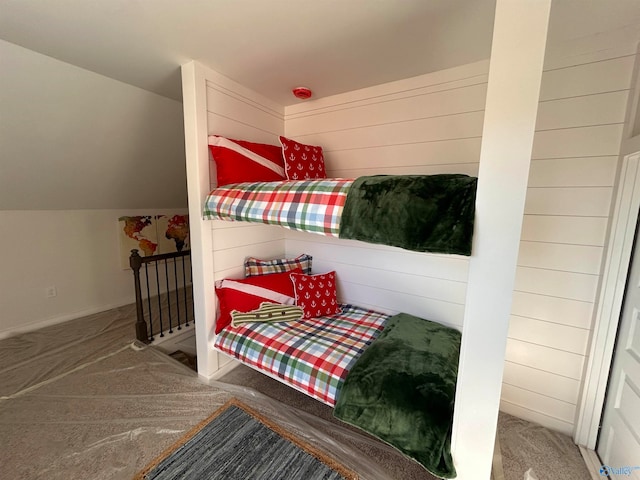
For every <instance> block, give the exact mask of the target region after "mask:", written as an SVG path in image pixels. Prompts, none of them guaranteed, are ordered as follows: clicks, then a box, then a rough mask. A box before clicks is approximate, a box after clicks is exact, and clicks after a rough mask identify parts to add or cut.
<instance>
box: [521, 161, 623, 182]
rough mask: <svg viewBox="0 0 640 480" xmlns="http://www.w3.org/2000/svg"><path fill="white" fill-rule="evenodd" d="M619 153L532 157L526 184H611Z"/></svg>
mask: <svg viewBox="0 0 640 480" xmlns="http://www.w3.org/2000/svg"><path fill="white" fill-rule="evenodd" d="M617 167H618V157H617V156H616V155H609V156H606V157H580V158H553V159H543V160H533V161H532V162H531V170H530V172H529V187H611V186H613V185H614V183H615V181H616V173H617Z"/></svg>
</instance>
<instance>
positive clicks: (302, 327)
mask: <svg viewBox="0 0 640 480" xmlns="http://www.w3.org/2000/svg"><path fill="white" fill-rule="evenodd" d="M341 307H342V313H339V314H336V315H331V316H325V317H317V318H311V319H308V320H307V319H303V320H299V321H295V322H277V323H276V322H270V323H250V324H245V325H242V326H240V327H237V328H233V327H231V326H229V327H226V328H224V329H223V330H222V331H221V332H220V334H219V335H218V336H217V337H216V339H215V343H214V345H215V348H216V349H218V350H220V351H221V352H224V353H226V354H228V355H231V356H233V357H234V358H236V359H237V360H239V361H241V362H242V363H244V364H246V365H248V366H250V367H253V368H255V369H257V370H260V371H263V372H265V373H267V374H268V375H270V376H272V377H274V378H277V379H279V380H280V381H282V382H284V383H286V384H288V385H291V386H292V387H294V388H296V389H297V390H299V391H301V392H303V393H305V394H307V395H309V396H311V397H313V398H315V399H317V400H320V401H321V402H323V403H325V404H327V405H329V406H331V407H333V406H334V405H335V403H336V398H337V396H338V393H339V391H340V388H341V386H342V384H343V383H344V379H345V377H346V375H347V373H348V372H349V370H350V368H351V367H352V366H353V364H354V363H355V361H356V359H357V358H358V357H359V356H360V355H361V354H362V353H363V352H364V351H365V349H366V348H367V347H368V346H369V345H370V344H371V342H373V340H375V339H376V338H377V337H378V335H379V334H380V332H381V331H382V329H383V328H384V324H385V322H386V321H387V319H388V318H389V315H386V314H384V313H381V312H376V311H373V310H367V309H364V308H361V307H357V306H355V305H346V304H345V305H341Z"/></svg>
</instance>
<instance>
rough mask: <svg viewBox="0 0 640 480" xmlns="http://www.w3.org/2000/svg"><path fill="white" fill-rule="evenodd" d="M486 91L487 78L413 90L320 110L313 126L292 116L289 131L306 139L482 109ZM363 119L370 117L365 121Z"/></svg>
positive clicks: (289, 121) (288, 122) (296, 136)
mask: <svg viewBox="0 0 640 480" xmlns="http://www.w3.org/2000/svg"><path fill="white" fill-rule="evenodd" d="M474 81H475V82H477V81H478V80H475V79H474ZM440 88H443V86H440ZM486 95H487V84H486V80H485V81H484V82H483V83H474V84H471V85H469V86H459V85H456V86H455V87H452V88H451V89H447V90H439V91H435V92H425V91H424V90H422V91H411V92H407V94H406V96H405V97H404V98H394V99H388V98H385V99H384V100H380V99H376V100H375V101H373V102H372V103H369V104H366V105H361V106H351V108H348V109H347V108H343V109H341V110H334V111H331V112H326V113H318V114H316V115H315V116H314V118H313V126H311V124H310V123H309V122H307V121H306V120H307V118H306V117H298V118H295V119H289V120H288V121H287V135H291V136H292V137H295V138H299V139H300V140H301V141H304V139H305V136H307V135H310V136H315V135H318V134H321V133H328V132H335V131H349V130H351V129H354V128H362V127H363V126H375V125H386V124H391V123H398V122H407V121H411V120H422V119H425V118H433V117H442V116H446V115H453V114H459V113H467V112H477V111H482V110H484V103H485V97H486ZM363 119H366V120H365V121H364V122H363Z"/></svg>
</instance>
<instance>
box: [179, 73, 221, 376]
mask: <svg viewBox="0 0 640 480" xmlns="http://www.w3.org/2000/svg"><path fill="white" fill-rule="evenodd" d="M201 69H202V67H201V66H200V65H198V64H197V63H196V62H190V63H187V64H185V65H183V66H182V104H183V109H184V132H185V153H186V158H187V160H186V162H187V165H186V166H187V195H188V199H189V228H190V230H191V235H190V241H191V270H192V275H193V306H194V307H193V308H194V316H195V328H196V352H197V355H198V374H199V375H200V376H201V377H204V378H205V379H208V378H209V377H210V376H211V375H212V374H213V373H214V372H215V371H216V370H218V357H217V356H216V353H215V352H214V350H213V348H211V347H210V343H211V342H212V339H213V335H214V323H215V305H214V303H213V302H214V299H213V295H212V292H213V285H214V278H213V239H212V232H211V224H210V223H209V222H207V221H205V220H204V219H203V216H202V206H203V205H204V200H205V197H206V196H207V194H208V193H209V189H210V186H211V185H210V183H209V161H208V159H209V152H208V150H207V143H206V138H207V107H206V106H207V100H206V95H207V92H206V81H205V76H204V73H203V72H202V70H201ZM203 139H204V140H203ZM203 332H204V333H203Z"/></svg>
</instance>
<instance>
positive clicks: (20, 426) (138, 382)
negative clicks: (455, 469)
mask: <svg viewBox="0 0 640 480" xmlns="http://www.w3.org/2000/svg"><path fill="white" fill-rule="evenodd" d="M134 319H135V308H134V306H127V307H122V308H119V309H115V310H111V311H109V312H104V313H101V314H96V315H92V316H90V317H85V318H82V319H78V320H73V321H70V322H66V323H64V324H60V325H55V326H52V327H48V328H43V329H40V330H37V331H34V332H29V333H24V334H20V335H16V336H13V337H10V338H7V339H3V340H0V365H1V367H0V468H1V470H0V477H1V478H10V479H12V480H18V479H47V480H50V479H51V480H55V479H65V480H67V479H92V480H99V479H130V478H132V476H133V475H134V474H135V473H136V472H137V471H139V470H140V469H142V468H143V467H144V466H145V465H146V464H147V463H149V462H150V461H151V460H152V459H153V458H155V457H156V456H157V455H158V454H159V453H160V452H162V451H163V450H164V449H165V448H166V447H168V446H169V445H171V444H173V443H174V442H175V441H176V440H177V439H178V438H180V437H181V436H182V435H183V434H184V433H185V432H186V431H188V430H189V429H190V428H191V427H193V426H194V425H196V424H197V423H199V422H200V421H202V420H203V419H204V418H206V417H207V416H208V415H209V414H210V413H211V412H212V411H214V410H215V409H216V408H218V407H219V406H220V405H222V404H223V403H224V402H226V401H227V400H228V399H229V398H231V397H236V398H240V399H241V400H243V401H244V402H245V403H247V404H249V405H250V406H252V407H253V408H255V409H257V410H258V411H260V412H261V413H263V414H265V415H266V416H267V417H269V418H270V419H272V420H273V421H275V422H278V423H280V424H281V425H283V426H284V427H285V428H286V429H288V430H290V431H291V432H293V433H294V434H296V435H298V436H299V437H300V438H302V439H304V440H306V441H307V442H309V443H311V444H312V445H314V446H317V447H318V448H320V449H322V450H324V451H326V452H328V453H330V454H331V455H332V456H334V458H336V460H338V461H340V462H342V463H344V464H345V465H346V466H348V467H350V468H352V469H354V470H356V471H358V472H359V473H360V475H361V477H362V478H363V479H371V480H378V479H379V480H388V479H391V480H394V479H395V480H423V479H427V480H428V479H431V478H434V477H432V476H431V475H429V474H428V473H427V472H426V471H425V470H424V469H422V467H420V466H419V465H417V464H416V463H415V462H413V461H412V460H410V459H407V458H406V457H404V456H403V455H401V454H400V453H398V452H397V451H396V450H394V449H392V448H391V447H389V446H388V445H386V444H384V443H382V442H380V441H378V440H376V439H373V438H371V437H369V436H367V435H365V434H362V433H361V432H360V431H356V429H354V428H352V427H349V426H347V425H345V424H341V423H340V422H339V421H338V420H335V419H334V418H333V417H332V415H331V409H330V408H329V407H327V406H325V405H324V404H322V403H320V402H317V401H316V400H313V399H311V398H309V397H307V396H305V395H303V394H301V393H299V392H297V391H295V390H293V389H291V388H289V387H286V386H284V385H282V384H280V383H279V382H276V381H275V380H272V379H270V378H268V377H266V376H264V375H262V374H260V373H257V372H255V371H253V370H251V369H248V368H246V367H239V368H237V369H235V370H233V371H232V372H230V373H229V374H228V375H227V376H226V377H224V379H223V380H224V382H213V383H212V384H210V385H207V384H204V383H202V382H201V381H200V380H199V379H198V377H197V374H196V373H195V372H194V371H193V370H191V369H189V368H187V367H186V366H185V365H183V364H182V363H180V361H178V360H175V359H173V358H171V357H170V356H168V355H166V354H163V353H161V352H160V351H159V350H156V349H155V348H134V347H132V339H133V336H134V327H133V325H134V322H135V320H134ZM498 431H499V435H500V440H501V447H502V448H501V453H502V462H503V464H504V467H505V475H504V478H506V479H507V480H521V479H523V478H524V472H525V471H526V470H528V469H529V468H533V470H534V472H535V474H536V476H537V478H538V479H539V480H547V479H548V480H555V479H558V480H573V479H576V480H577V479H580V480H586V479H588V478H589V476H588V472H587V471H586V467H585V466H584V463H582V460H581V458H580V454H579V452H578V450H577V448H576V447H575V445H573V443H572V442H571V439H570V438H568V437H566V436H563V435H560V434H556V433H554V432H550V431H548V430H546V429H541V428H540V427H537V426H535V425H532V424H530V423H528V422H524V421H522V420H519V419H516V418H514V417H510V416H507V415H501V416H500V422H499V425H498Z"/></svg>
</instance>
